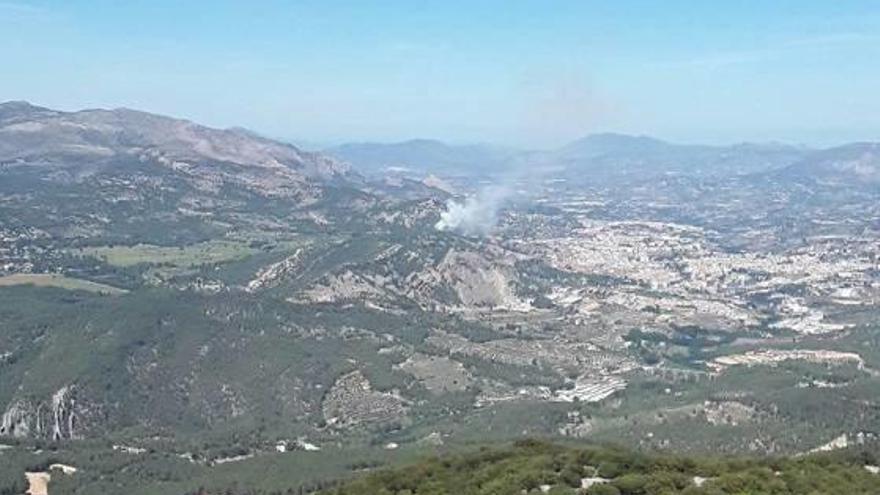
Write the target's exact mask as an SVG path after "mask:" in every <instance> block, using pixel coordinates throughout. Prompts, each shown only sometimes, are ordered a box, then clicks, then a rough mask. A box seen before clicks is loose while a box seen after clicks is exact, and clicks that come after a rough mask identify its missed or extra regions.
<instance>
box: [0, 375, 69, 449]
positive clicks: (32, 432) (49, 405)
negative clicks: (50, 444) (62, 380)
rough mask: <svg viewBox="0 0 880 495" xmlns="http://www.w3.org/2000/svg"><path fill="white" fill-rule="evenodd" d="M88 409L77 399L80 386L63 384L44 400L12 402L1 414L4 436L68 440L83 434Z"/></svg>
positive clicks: (1, 434)
mask: <svg viewBox="0 0 880 495" xmlns="http://www.w3.org/2000/svg"><path fill="white" fill-rule="evenodd" d="M83 412H84V411H82V408H81V406H80V405H79V404H77V401H76V388H75V387H74V386H72V385H69V386H65V387H61V388H60V389H58V390H57V391H55V393H53V394H52V395H51V397H48V398H46V399H43V400H35V399H18V400H14V401H12V403H10V404H9V405H8V406H7V408H6V411H4V413H3V416H2V417H0V436H10V437H14V438H26V437H27V438H45V439H51V440H68V439H74V438H79V437H81V436H82V435H81V434H80V433H81V429H82V426H81V424H80V417H81V415H82V413H83Z"/></svg>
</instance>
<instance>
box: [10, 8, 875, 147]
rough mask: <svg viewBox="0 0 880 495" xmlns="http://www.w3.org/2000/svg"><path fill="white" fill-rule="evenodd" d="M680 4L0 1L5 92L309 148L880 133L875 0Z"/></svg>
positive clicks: (837, 137)
mask: <svg viewBox="0 0 880 495" xmlns="http://www.w3.org/2000/svg"><path fill="white" fill-rule="evenodd" d="M672 3H673V4H674V5H670V2H648V1H635V2H626V4H625V5H603V4H596V3H587V2H559V3H555V4H553V5H552V6H547V5H545V4H543V3H541V2H532V1H524V2H515V3H512V4H508V3H507V2H480V3H479V5H465V4H457V3H454V2H452V3H450V2H427V3H419V4H418V5H414V4H410V3H407V2H386V3H383V4H381V5H365V4H361V3H358V2H344V3H342V4H334V5H330V4H326V3H322V2H298V3H296V4H293V5H289V4H285V3H281V2H278V3H271V4H268V5H263V6H262V7H261V8H259V9H254V8H252V7H251V8H249V7H247V6H245V5H240V4H236V3H234V2H218V3H217V5H215V6H214V8H212V9H206V8H204V7H203V6H198V5H179V4H177V3H174V2H152V3H150V4H148V5H118V4H115V3H113V2H85V1H71V2H65V3H63V4H59V3H55V2H48V1H26V0H12V1H3V2H0V29H2V30H3V32H4V34H5V36H4V38H5V41H6V42H5V43H4V44H3V45H2V46H0V54H2V56H3V58H4V60H5V61H6V63H7V65H8V66H9V67H11V68H14V70H15V77H6V78H2V79H0V100H3V101H5V100H26V101H29V102H32V103H34V104H39V105H44V106H48V107H51V108H57V109H61V110H78V109H82V108H90V107H101V108H114V107H129V108H135V109H138V110H144V111H149V112H154V113H160V114H167V115H171V116H175V117H181V118H186V119H190V120H193V121H195V122H199V123H204V124H206V125H211V126H215V127H245V128H248V129H252V130H254V131H256V132H258V133H261V134H263V135H266V136H269V137H273V138H279V139H284V140H287V141H291V142H295V143H300V144H302V143H308V144H307V147H315V148H320V147H325V146H329V145H333V144H339V143H343V142H400V141H406V140H410V139H436V140H441V141H444V142H449V143H453V144H461V143H493V144H498V145H504V146H513V147H519V148H533V149H546V148H552V147H557V146H560V145H562V144H565V143H567V142H569V141H571V140H574V139H578V138H580V137H583V136H585V135H588V134H594V133H602V132H616V133H623V134H632V135H648V136H652V137H656V138H659V139H663V140H667V141H671V142H677V143H705V144H730V143H739V142H783V143H788V144H797V145H808V146H816V147H825V146H831V145H836V144H841V143H845V142H851V141H876V140H878V139H880V98H877V96H876V89H875V88H876V87H878V85H880V68H878V67H877V66H876V64H870V63H869V61H870V60H874V59H878V57H880V35H878V34H877V33H880V8H878V7H877V5H876V4H874V3H872V2H866V1H843V2H835V3H834V4H830V3H827V2H821V1H801V2H794V1H783V2H775V3H774V4H773V5H759V4H739V5H714V4H713V5H706V4H703V3H698V2H672ZM47 74H51V75H52V77H46V75H47Z"/></svg>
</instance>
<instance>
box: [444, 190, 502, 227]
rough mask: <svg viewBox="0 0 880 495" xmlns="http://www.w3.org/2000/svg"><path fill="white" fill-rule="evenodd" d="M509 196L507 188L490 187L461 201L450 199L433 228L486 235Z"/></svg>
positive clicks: (496, 220)
mask: <svg viewBox="0 0 880 495" xmlns="http://www.w3.org/2000/svg"><path fill="white" fill-rule="evenodd" d="M510 194H511V189H510V188H508V187H505V186H490V187H487V188H485V189H483V190H481V191H480V192H478V193H477V194H475V195H473V196H470V197H468V198H465V199H463V200H457V199H450V200H449V201H447V202H446V211H444V212H442V213H441V214H440V220H439V221H438V222H437V223H436V224H435V225H434V228H436V229H437V230H450V231H454V232H458V233H459V234H464V235H471V236H481V235H488V234H489V233H490V232H491V231H492V229H493V228H494V227H495V224H496V223H497V222H498V212H499V210H500V209H501V207H502V206H503V204H504V202H505V201H506V200H507V199H508V198H509V196H510Z"/></svg>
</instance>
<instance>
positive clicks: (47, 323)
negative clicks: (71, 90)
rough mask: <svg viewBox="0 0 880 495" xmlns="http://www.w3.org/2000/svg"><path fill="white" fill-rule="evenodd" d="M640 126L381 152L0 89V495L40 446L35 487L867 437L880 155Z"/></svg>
mask: <svg viewBox="0 0 880 495" xmlns="http://www.w3.org/2000/svg"><path fill="white" fill-rule="evenodd" d="M646 139H647V138H635V137H629V138H628V137H626V136H597V137H593V138H592V139H588V140H585V141H581V142H578V143H573V144H572V145H570V146H568V147H564V148H563V149H561V150H557V151H553V152H546V153H542V154H538V153H536V152H529V153H525V152H523V153H520V154H517V153H515V152H514V151H511V150H503V152H502V151H501V150H486V149H479V150H477V151H478V153H477V156H479V157H481V159H488V158H487V157H488V156H491V157H492V160H495V161H497V163H500V162H501V161H503V162H504V163H522V162H527V163H530V164H532V165H533V166H535V167H537V166H538V164H543V163H548V162H552V163H554V164H555V165H556V166H555V167H553V168H549V169H547V170H546V171H543V172H542V173H541V174H540V176H539V177H522V176H517V174H505V173H504V172H503V171H499V170H498V169H497V168H492V167H487V169H485V170H482V171H481V172H480V173H479V174H476V173H475V174H470V175H468V174H464V173H463V172H462V165H461V164H462V161H463V160H464V161H465V162H467V159H466V158H462V155H456V156H455V159H454V160H452V159H451V158H450V160H451V162H443V161H441V162H438V163H439V165H437V168H435V167H431V170H430V171H427V170H421V169H419V168H418V167H403V168H405V169H406V171H401V170H395V171H393V173H386V172H388V171H386V170H384V169H382V168H381V166H380V165H379V164H382V163H386V161H384V160H383V159H382V158H381V156H379V157H377V156H378V155H379V154H380V151H382V149H381V148H380V150H379V151H376V150H371V151H370V153H369V158H370V160H369V163H367V164H366V165H363V166H361V167H359V165H358V155H356V154H353V151H352V149H350V148H346V149H347V150H348V151H347V152H348V155H347V156H348V160H350V161H351V163H345V162H342V161H341V160H339V159H337V158H332V157H331V156H329V155H325V154H322V153H313V152H305V151H302V150H299V149H297V148H295V147H293V146H291V145H286V144H283V143H279V142H276V141H272V140H268V139H265V138H262V137H258V136H254V135H252V134H250V133H247V132H244V131H239V130H218V129H211V128H207V127H203V126H199V125H197V124H194V123H191V122H187V121H182V120H178V119H172V118H168V117H161V116H156V115H152V114H145V113H142V112H135V111H131V110H87V111H82V112H59V111H54V110H49V109H42V108H39V107H33V106H30V105H27V104H23V103H11V104H10V103H8V104H3V105H0V328H2V331H0V377H2V379H0V442H2V443H3V445H4V446H5V447H6V448H2V449H0V461H2V462H0V464H2V465H3V467H2V468H0V493H19V492H20V491H23V490H18V489H19V487H21V486H22V484H23V483H24V482H25V478H24V473H25V472H28V473H43V472H48V471H49V470H50V466H51V465H53V464H61V463H63V464H64V465H70V466H74V467H75V468H76V469H77V471H76V472H73V473H71V474H69V475H56V474H54V473H52V475H51V481H49V482H48V489H49V492H50V493H52V494H53V495H55V494H58V493H110V492H111V491H116V492H125V493H132V494H153V493H155V494H158V493H197V490H198V489H199V488H200V487H206V488H207V489H210V490H214V491H218V490H221V489H224V488H227V487H229V486H230V484H231V483H233V482H234V481H236V480H239V481H240V482H241V483H242V486H241V487H242V488H244V487H245V486H247V487H248V488H254V489H255V490H261V492H260V493H264V492H265V493H275V492H278V493H281V492H283V491H284V490H300V491H310V490H313V489H317V488H320V487H322V486H323V483H326V482H327V481H328V480H331V479H337V478H339V477H344V476H349V475H353V474H357V473H360V472H362V471H364V470H371V469H373V468H375V467H378V466H380V465H386V464H395V463H398V462H401V461H402V460H405V459H411V458H412V457H413V456H421V455H428V454H433V453H442V452H455V451H457V450H458V449H467V448H471V447H472V446H473V445H474V444H475V443H476V442H481V443H488V444H504V443H506V442H510V441H514V440H518V439H523V438H532V437H540V438H552V439H556V440H560V441H566V442H568V441H573V440H579V441H589V442H597V443H604V442H611V443H615V444H621V445H624V446H626V447H628V448H633V449H640V450H642V451H648V452H655V451H662V450H673V451H675V452H679V453H683V454H690V455H703V454H705V453H707V452H712V453H715V454H732V455H733V454H736V455H742V454H752V455H759V456H765V455H770V456H778V455H802V454H806V453H809V452H811V451H815V450H817V449H818V450H828V449H842V450H848V449H872V448H876V444H877V442H878V441H880V440H878V435H880V403H878V402H877V397H878V392H880V376H878V370H880V351H878V350H880V342H878V339H880V334H878V332H877V330H878V315H880V309H878V308H880V305H878V300H880V247H878V246H880V206H878V205H880V189H878V187H877V184H878V183H877V182H876V177H878V176H877V175H876V171H877V170H878V168H877V167H878V164H880V154H878V153H877V149H876V147H874V146H871V145H850V146H844V147H841V148H839V149H832V150H818V151H810V150H805V149H803V148H784V147H775V146H774V147H770V146H768V147H762V146H758V145H754V146H747V147H744V146H733V147H730V148H713V147H687V146H677V145H669V144H664V143H662V142H659V141H657V142H655V141H653V140H650V141H646ZM423 147H424V143H421V144H420V148H419V149H421V148H423ZM429 148H430V149H431V150H434V148H431V147H429ZM466 151H469V152H473V151H474V150H466ZM331 152H332V151H331ZM394 153H395V155H394V160H395V162H394V163H395V165H406V163H400V161H401V160H420V158H419V155H416V156H415V158H413V157H412V156H411V155H407V154H403V155H401V154H400V150H399V149H395V150H394ZM431 153H436V151H431ZM461 153H462V154H464V152H461ZM464 155H466V154H464ZM401 156H402V157H403V158H401ZM529 160H532V161H529ZM854 162H855V163H857V164H858V167H855V168H853V166H850V165H848V164H851V163H854ZM421 163H431V162H430V161H428V160H427V159H425V160H423V161H422V162H421ZM468 163H470V162H468ZM493 163H496V162H493ZM715 163H723V164H724V166H721V165H718V166H712V167H710V164H715ZM609 164H616V165H615V166H613V167H610V166H609ZM701 164H702V165H701ZM709 168H711V173H709V172H707V171H706V169H709ZM377 169H378V170H377ZM428 172H430V177H428V176H427V175H426V174H427V173H428ZM783 178H784V180H783ZM440 182H442V184H443V187H442V188H441V187H434V186H436V185H437V184H438V183H440ZM499 184H503V187H502V188H499ZM487 189H491V192H489V193H487V192H486V191H487ZM466 198H471V199H472V201H486V203H485V204H482V203H476V204H475V205H474V206H473V208H472V207H469V206H467V204H466V201H467V199H466ZM474 198H476V199H474ZM461 205H464V206H462V207H461V208H457V209H456V208H455V206H461ZM474 208H476V209H477V210H478V211H479V212H480V215H479V216H478V218H476V220H474V219H468V222H470V223H449V222H446V223H441V220H443V219H444V218H446V219H447V220H448V219H449V215H450V214H452V213H451V212H460V213H461V214H469V212H471V211H473V209H474ZM444 215H446V217H444ZM456 225H468V226H472V227H473V228H469V229H467V231H462V230H461V229H456V228H455V227H454V226H456ZM439 226H443V227H442V228H440V227H439ZM446 226H449V228H447V227H446ZM841 438H843V441H839V439H841ZM220 466H222V468H221V467H220ZM267 473H268V474H270V475H271V476H267ZM39 479H41V480H42V479H43V478H42V477H39ZM2 489H6V490H7V491H6V492H3V491H2ZM10 490H13V491H10ZM14 490H18V491H14Z"/></svg>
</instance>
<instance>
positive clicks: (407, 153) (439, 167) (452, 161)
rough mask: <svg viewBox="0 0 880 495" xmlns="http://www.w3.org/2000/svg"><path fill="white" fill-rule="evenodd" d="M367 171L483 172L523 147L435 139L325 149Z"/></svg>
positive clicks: (503, 162) (515, 155)
mask: <svg viewBox="0 0 880 495" xmlns="http://www.w3.org/2000/svg"><path fill="white" fill-rule="evenodd" d="M325 153H327V154H328V155H331V156H334V157H336V158H338V159H340V160H343V161H345V162H348V163H350V164H352V165H353V166H354V167H356V168H357V170H358V171H360V172H362V173H367V174H376V173H384V172H386V171H389V170H390V171H401V172H405V171H409V172H417V173H432V172H440V173H444V174H450V175H479V174H481V173H486V172H491V171H498V170H502V169H503V168H504V167H505V165H508V164H509V163H510V162H511V161H514V160H516V159H517V158H518V157H519V156H520V155H521V154H522V151H519V150H516V149H511V148H503V147H499V146H493V145H489V144H473V145H451V144H446V143H443V142H441V141H435V140H431V139H413V140H410V141H403V142H399V143H350V144H343V145H341V146H337V147H334V148H330V149H327V150H325Z"/></svg>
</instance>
